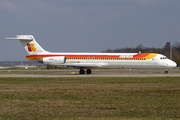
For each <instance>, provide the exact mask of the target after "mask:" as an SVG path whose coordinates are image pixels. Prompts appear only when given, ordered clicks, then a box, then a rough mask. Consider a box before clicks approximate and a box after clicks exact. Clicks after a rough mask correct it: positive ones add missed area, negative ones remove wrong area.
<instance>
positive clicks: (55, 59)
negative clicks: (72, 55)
mask: <svg viewBox="0 0 180 120" xmlns="http://www.w3.org/2000/svg"><path fill="white" fill-rule="evenodd" d="M38 61H39V62H40V63H44V64H63V63H65V62H66V57H65V56H60V57H45V58H41V59H39V60H38Z"/></svg>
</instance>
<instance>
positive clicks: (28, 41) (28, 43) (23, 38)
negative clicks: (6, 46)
mask: <svg viewBox="0 0 180 120" xmlns="http://www.w3.org/2000/svg"><path fill="white" fill-rule="evenodd" d="M16 36H17V37H16V38H5V39H13V40H19V41H20V42H21V44H22V45H23V47H24V48H25V50H26V51H27V52H28V54H29V55H38V54H42V53H49V52H48V51H46V50H44V49H43V48H42V47H41V46H40V45H39V44H38V43H37V42H36V40H35V39H34V37H33V36H32V35H16Z"/></svg>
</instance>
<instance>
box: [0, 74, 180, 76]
mask: <svg viewBox="0 0 180 120" xmlns="http://www.w3.org/2000/svg"><path fill="white" fill-rule="evenodd" d="M0 77H180V74H178V73H169V74H91V75H87V74H84V75H80V74H75V75H72V74H66V75H57V74H0Z"/></svg>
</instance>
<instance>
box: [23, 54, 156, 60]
mask: <svg viewBox="0 0 180 120" xmlns="http://www.w3.org/2000/svg"><path fill="white" fill-rule="evenodd" d="M157 55H158V54H155V53H139V54H136V55H133V57H132V58H129V57H124V58H120V55H29V56H26V59H27V60H38V59H41V58H44V57H58V56H65V57H66V58H67V59H69V58H76V59H82V58H83V59H133V58H135V59H136V58H137V59H145V60H148V59H152V58H154V57H156V56H157ZM127 56H128V55H127Z"/></svg>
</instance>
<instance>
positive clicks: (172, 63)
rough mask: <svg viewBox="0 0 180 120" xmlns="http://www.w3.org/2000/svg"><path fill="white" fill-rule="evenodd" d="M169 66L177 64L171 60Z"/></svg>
mask: <svg viewBox="0 0 180 120" xmlns="http://www.w3.org/2000/svg"><path fill="white" fill-rule="evenodd" d="M169 66H171V67H176V66H177V64H176V63H175V62H174V61H171V63H170V64H169Z"/></svg>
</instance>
